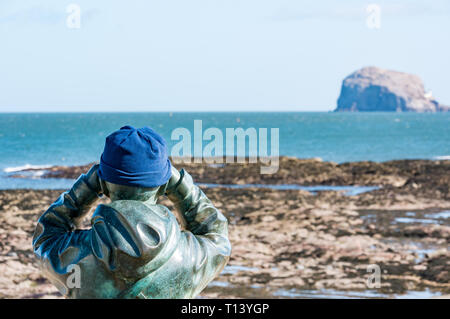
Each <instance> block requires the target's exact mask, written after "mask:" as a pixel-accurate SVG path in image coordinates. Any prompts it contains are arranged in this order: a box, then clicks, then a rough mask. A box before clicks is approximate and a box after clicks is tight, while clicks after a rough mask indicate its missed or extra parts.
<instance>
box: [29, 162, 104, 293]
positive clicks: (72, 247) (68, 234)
mask: <svg viewBox="0 0 450 319" xmlns="http://www.w3.org/2000/svg"><path fill="white" fill-rule="evenodd" d="M97 169H98V165H94V166H93V167H92V168H91V169H90V170H89V172H88V173H86V174H83V175H81V176H80V177H79V178H78V179H77V181H76V182H75V184H74V185H73V187H72V188H71V189H70V190H69V191H66V192H64V193H63V194H61V196H60V197H59V198H58V199H57V200H56V201H55V202H54V203H53V204H52V205H50V207H49V208H48V209H47V211H46V212H45V213H44V214H43V215H42V216H41V217H40V218H39V220H38V224H37V226H36V230H35V232H34V236H33V250H34V252H35V254H36V255H37V257H38V260H39V263H40V266H41V268H42V270H43V271H44V273H45V274H46V276H47V277H48V278H49V279H50V280H51V281H52V282H53V283H54V284H55V285H56V286H57V288H58V289H59V290H60V292H61V293H62V294H64V295H67V294H68V289H67V278H68V277H69V276H70V274H71V273H72V269H73V267H74V265H77V264H78V263H79V261H80V260H82V259H83V258H84V257H86V256H87V255H89V254H91V253H92V252H91V251H92V248H91V244H90V242H91V231H90V230H81V229H78V227H79V226H80V223H81V221H82V219H83V217H85V215H86V214H87V213H88V212H89V210H90V208H91V207H92V206H93V205H94V204H95V202H96V201H97V199H98V198H99V197H100V196H101V194H102V183H101V181H100V179H99V177H98V175H97Z"/></svg>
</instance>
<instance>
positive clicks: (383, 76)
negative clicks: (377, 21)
mask: <svg viewBox="0 0 450 319" xmlns="http://www.w3.org/2000/svg"><path fill="white" fill-rule="evenodd" d="M335 111H336V112H445V111H449V107H448V106H444V105H442V104H440V103H438V102H437V101H436V100H434V98H433V97H432V95H431V93H430V92H426V91H425V88H424V85H423V82H422V80H421V79H420V78H419V77H418V76H416V75H413V74H408V73H403V72H397V71H391V70H384V69H381V68H377V67H365V68H362V69H360V70H357V71H356V72H354V73H352V74H350V75H349V76H347V77H346V78H345V79H344V81H343V82H342V88H341V94H340V96H339V99H338V101H337V108H336V110H335Z"/></svg>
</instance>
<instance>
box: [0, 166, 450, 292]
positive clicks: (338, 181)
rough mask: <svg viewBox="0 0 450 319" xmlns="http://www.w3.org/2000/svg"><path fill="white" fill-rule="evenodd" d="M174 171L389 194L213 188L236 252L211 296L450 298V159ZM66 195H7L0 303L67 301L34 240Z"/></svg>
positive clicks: (213, 180) (219, 180)
mask: <svg viewBox="0 0 450 319" xmlns="http://www.w3.org/2000/svg"><path fill="white" fill-rule="evenodd" d="M89 167H90V165H86V166H80V167H55V168H50V169H48V170H46V172H45V173H44V174H42V178H76V177H78V175H79V174H81V173H83V172H85V171H86V170H87V169H88V168H89ZM176 167H178V168H181V167H184V168H186V170H188V171H189V172H190V173H191V175H192V176H193V178H194V180H195V181H196V182H198V183H210V184H240V185H243V184H273V185H281V184H297V185H342V186H344V185H360V186H369V185H370V186H380V188H379V189H377V190H373V191H370V192H365V193H361V194H358V195H356V196H347V195H346V194H344V193H343V192H339V191H320V192H317V193H311V192H308V191H305V190H292V189H290V190H278V189H270V188H261V187H246V188H242V189H234V188H233V189H231V188H214V187H211V188H204V191H205V193H206V194H207V196H208V197H209V198H210V199H211V200H212V201H213V202H214V203H215V205H217V207H218V208H220V209H221V210H222V211H223V213H224V214H225V215H226V216H227V217H228V219H229V221H230V239H231V242H232V245H233V251H232V257H231V260H230V262H229V266H228V267H227V268H226V269H225V270H224V272H223V273H222V275H221V276H219V277H218V278H217V279H216V280H215V281H214V282H212V283H211V284H210V286H209V287H208V288H207V289H206V290H205V291H204V292H203V293H202V297H238V298H239V297H249V298H252V297H267V298H298V297H314V296H323V295H324V294H325V295H326V296H329V297H330V296H336V295H341V296H344V297H351V296H359V297H361V296H362V297H379V298H385V297H396V296H404V295H405V294H408V293H411V292H415V293H418V294H419V296H427V297H428V296H440V295H447V294H450V273H449V270H450V252H449V243H450V216H449V215H450V212H449V211H450V195H449V184H450V174H449V172H450V161H428V160H400V161H390V162H384V163H372V162H355V163H344V164H336V163H331V162H323V161H320V160H317V159H309V160H301V159H295V158H287V157H282V158H280V168H279V170H278V172H277V173H276V174H273V175H260V174H259V164H226V165H223V164H213V165H207V164H177V165H176ZM13 175H14V177H16V178H18V177H23V176H21V172H16V173H14V174H13ZM12 178H13V177H12ZM61 191H62V190H4V191H0V273H1V274H2V275H0V297H3V298H46V297H50V298H56V297H59V294H58V293H57V291H56V289H55V288H54V287H53V286H52V285H50V284H49V283H48V282H47V281H46V279H45V278H43V277H42V276H41V275H40V273H39V272H38V270H37V268H36V266H35V260H34V256H33V253H32V251H31V237H32V233H33V231H34V227H35V222H36V220H37V218H38V216H39V215H40V214H41V213H42V212H43V211H44V210H45V209H46V208H47V207H48V205H50V204H51V203H52V202H53V201H54V200H55V199H56V198H57V196H58V195H59V194H60V193H61ZM162 203H163V204H165V205H167V206H169V207H170V208H171V207H172V205H171V203H170V202H169V201H168V200H167V199H163V200H162ZM88 224H89V221H88V220H86V225H88ZM370 265H372V266H373V265H376V267H379V269H380V270H381V278H380V283H381V287H379V288H370V287H368V278H369V276H370V275H371V273H370V272H368V267H369V266H370ZM372 266H370V267H372ZM421 294H422V295H421Z"/></svg>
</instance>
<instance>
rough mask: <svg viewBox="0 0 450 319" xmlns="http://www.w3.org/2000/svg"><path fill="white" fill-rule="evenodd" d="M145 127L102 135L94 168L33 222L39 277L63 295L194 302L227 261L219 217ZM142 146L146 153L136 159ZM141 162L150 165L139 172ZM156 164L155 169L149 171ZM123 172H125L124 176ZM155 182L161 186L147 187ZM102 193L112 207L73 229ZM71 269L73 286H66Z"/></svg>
mask: <svg viewBox="0 0 450 319" xmlns="http://www.w3.org/2000/svg"><path fill="white" fill-rule="evenodd" d="M147 129H148V128H144V129H138V130H136V129H134V128H132V127H129V126H127V127H124V128H122V129H121V130H119V131H117V132H115V133H117V134H116V136H115V137H113V138H112V139H111V138H110V137H111V136H112V135H114V134H115V133H113V134H112V135H111V136H110V137H108V138H107V141H106V145H105V151H104V152H103V155H102V159H101V161H100V165H99V164H97V165H94V166H93V167H92V168H91V169H90V170H89V172H88V173H87V174H83V175H81V176H80V177H79V178H78V180H77V181H76V182H75V184H74V185H73V187H72V188H71V189H70V190H69V191H67V192H64V193H63V194H62V195H61V196H60V197H59V199H58V200H57V201H56V202H54V203H53V204H52V205H51V206H50V207H49V208H48V210H47V211H46V212H45V213H44V214H43V215H42V216H41V217H40V218H39V221H38V225H37V227H36V231H35V234H34V238H33V248H34V251H35V253H36V255H37V257H38V259H39V264H40V266H41V269H42V271H43V272H44V274H45V275H46V276H47V278H48V279H49V280H50V281H51V282H52V283H53V284H54V285H55V286H56V287H57V288H58V289H59V291H60V292H61V293H62V294H63V295H65V296H67V297H70V298H193V297H195V296H197V295H198V294H199V293H200V292H201V291H202V290H203V289H204V288H205V287H206V286H207V284H208V283H209V282H210V281H211V280H212V279H213V278H214V277H215V276H217V275H218V274H219V273H220V272H221V271H222V269H223V268H224V266H225V264H226V263H227V261H228V259H229V256H230V253H231V246H230V242H229V240H228V230H227V225H228V224H227V220H226V218H225V217H224V216H223V215H222V213H221V212H220V211H219V210H218V209H217V208H215V207H214V205H213V204H212V203H211V201H210V200H209V199H208V198H207V197H206V196H205V194H204V193H203V192H202V191H201V190H200V188H199V187H198V186H196V185H195V184H194V183H193V181H192V178H191V176H190V175H189V174H188V173H187V172H186V171H185V170H181V171H180V172H178V171H177V170H176V169H175V168H174V167H173V166H171V165H170V162H169V161H168V159H167V152H166V151H165V148H166V146H165V142H164V141H163V140H162V138H160V137H159V136H157V137H158V139H157V140H155V139H152V138H153V136H154V134H156V133H155V132H154V131H146V130H147ZM123 131H124V132H123ZM130 132H131V133H130ZM149 132H150V133H149ZM127 134H128V135H127ZM133 135H134V137H133ZM130 136H131V137H130ZM149 136H150V137H149ZM108 139H109V141H108ZM136 141H137V142H136ZM142 141H143V142H142ZM108 143H109V144H108ZM127 143H128V146H127V145H126V144H127ZM147 144H148V145H147ZM108 145H109V146H108ZM111 145H113V146H111ZM124 145H125V146H124ZM136 145H138V146H136ZM147 147H148V148H150V151H148V152H150V153H149V154H145V155H144V157H145V158H143V149H145V152H147ZM108 154H109V155H108ZM111 154H112V155H111ZM136 154H137V155H136ZM147 155H148V156H147ZM161 159H162V160H161ZM136 160H137V161H138V162H135V161H136ZM145 160H147V161H150V162H151V161H153V162H151V163H150V164H148V165H149V166H148V167H150V168H151V169H149V168H146V169H147V170H146V171H145V170H143V169H142V165H143V164H142V161H145ZM158 160H161V161H160V162H159V163H158V165H159V166H158V165H154V163H155V161H158ZM139 161H140V162H139ZM112 162H114V165H113V164H111V163H112ZM161 163H164V164H161ZM102 165H103V167H102ZM133 165H134V166H133ZM145 165H147V164H145ZM106 166H108V167H107V168H105V167H106ZM119 166H120V167H119ZM111 167H114V168H115V169H117V170H116V171H113V172H112V171H111ZM124 167H125V168H126V167H132V169H129V171H127V172H123V170H124ZM155 167H157V168H158V169H159V167H163V169H159V170H161V171H163V172H162V173H161V174H160V173H158V170H154V168H155ZM108 170H110V171H108ZM139 170H141V171H145V174H141V173H139V174H138V173H136V172H137V171H139ZM117 172H118V173H117ZM119 175H120V176H119ZM117 176H119V177H117ZM142 176H144V177H142ZM167 177H169V178H168V180H167ZM117 178H118V179H117ZM161 178H162V179H161ZM110 180H116V181H119V183H112V182H110ZM166 180H167V181H166ZM128 181H130V182H128ZM155 181H157V184H158V183H161V181H164V183H163V184H162V185H159V186H153V184H152V183H154V182H155ZM127 183H128V184H127ZM131 185H132V186H131ZM138 185H145V186H138ZM149 186H153V187H149ZM102 195H105V196H108V197H109V198H110V199H111V203H110V204H106V205H104V204H101V205H98V206H97V208H96V209H95V212H94V213H93V216H92V218H91V228H90V229H80V228H79V227H80V223H81V221H82V219H83V218H84V217H85V216H86V214H87V213H88V212H89V210H90V208H91V207H93V205H94V204H95V202H96V201H97V199H98V198H99V197H100V196H102ZM161 195H166V196H167V197H168V198H169V199H170V200H171V201H172V202H173V203H174V204H175V206H176V208H177V210H178V211H179V213H180V215H181V216H182V217H183V218H184V219H185V222H186V230H181V228H180V225H179V224H178V222H177V220H176V217H175V216H174V215H173V213H172V212H171V211H170V210H169V209H168V208H167V207H165V206H162V205H159V204H157V200H158V197H159V196H161ZM74 271H78V272H79V276H80V284H79V287H77V286H76V285H73V283H72V284H71V281H70V276H71V275H72V274H73V273H74Z"/></svg>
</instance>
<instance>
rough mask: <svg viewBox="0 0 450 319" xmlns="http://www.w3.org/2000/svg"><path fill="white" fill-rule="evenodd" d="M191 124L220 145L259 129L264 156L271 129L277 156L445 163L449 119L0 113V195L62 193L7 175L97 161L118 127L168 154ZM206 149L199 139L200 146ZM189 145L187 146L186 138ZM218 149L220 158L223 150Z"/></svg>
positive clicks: (427, 116) (438, 115)
mask: <svg viewBox="0 0 450 319" xmlns="http://www.w3.org/2000/svg"><path fill="white" fill-rule="evenodd" d="M195 121H197V122H195ZM199 121H201V125H202V133H204V132H205V131H206V130H207V129H208V128H215V129H219V130H220V131H221V132H222V133H223V136H224V140H226V138H225V136H226V129H227V128H232V129H238V128H242V129H244V130H247V129H249V128H254V129H255V130H256V132H257V133H259V132H261V129H267V140H268V145H269V146H268V155H270V151H271V145H272V144H271V143H272V142H271V140H270V139H271V136H272V134H271V132H272V131H271V129H278V145H277V148H278V153H279V155H281V156H291V157H298V158H321V159H322V160H324V161H334V162H337V163H343V162H351V161H376V162H381V161H388V160H395V159H450V113H426V114H418V113H334V112H278V113H275V112H271V113H268V112H238V113H237V112H233V113H232V112H224V113H219V112H201V113H195V112H192V113H189V112H186V113H182V112H158V113H2V114H0V189H14V188H46V187H47V186H48V187H50V188H59V187H62V188H64V187H65V186H67V185H68V183H69V182H71V181H64V180H57V181H44V180H42V179H39V178H37V177H38V176H32V177H30V178H26V179H15V178H10V177H9V176H10V175H11V174H13V173H14V172H17V171H19V170H21V169H23V168H42V169H45V168H46V167H49V166H52V165H66V166H70V165H80V164H87V163H91V162H95V161H98V160H99V157H100V155H101V153H102V150H103V147H104V143H105V138H106V137H107V136H108V135H109V134H110V133H112V132H113V131H115V130H117V129H119V128H120V127H122V126H125V125H132V126H134V127H143V126H149V127H151V128H153V129H154V130H156V131H157V132H158V133H160V134H161V135H162V136H163V137H164V138H165V140H166V141H167V144H168V148H169V153H170V152H171V150H172V148H173V147H174V146H175V145H176V144H177V143H179V142H180V141H179V140H178V138H173V137H174V136H173V133H174V131H175V132H177V131H176V130H177V129H183V128H185V129H187V130H188V131H189V132H192V135H193V134H194V123H199ZM178 131H180V130H178ZM184 131H185V130H184ZM216 131H217V130H216ZM176 135H177V134H175V137H176ZM260 135H261V134H260ZM172 138H173V139H172ZM208 143H209V141H207V140H204V141H203V145H202V147H205V146H206V145H207V144H208ZM191 145H192V148H193V147H194V140H193V136H192V143H191ZM223 149H224V152H225V153H226V147H225V145H224V146H223Z"/></svg>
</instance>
